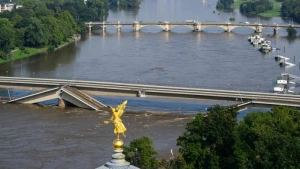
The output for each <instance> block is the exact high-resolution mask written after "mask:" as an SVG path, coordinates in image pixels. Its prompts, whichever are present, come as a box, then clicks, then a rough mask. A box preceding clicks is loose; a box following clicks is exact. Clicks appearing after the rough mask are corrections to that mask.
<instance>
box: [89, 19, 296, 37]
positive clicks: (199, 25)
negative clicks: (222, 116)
mask: <svg viewBox="0 0 300 169" xmlns="http://www.w3.org/2000/svg"><path fill="white" fill-rule="evenodd" d="M85 25H86V26H87V27H88V28H89V32H90V33H91V31H92V27H95V26H98V27H101V28H102V30H103V31H105V30H106V27H107V26H114V27H116V28H117V30H118V31H120V30H121V27H122V26H132V27H133V30H134V31H139V30H140V29H141V28H143V27H147V26H157V27H160V28H162V30H163V31H170V30H171V29H172V28H174V27H178V26H184V27H188V28H190V29H192V30H193V31H202V30H203V29H205V28H207V27H219V28H222V29H224V30H225V31H226V32H231V31H232V30H233V29H235V28H238V27H247V28H251V29H253V30H254V31H255V32H257V33H261V32H262V30H263V29H264V28H273V29H274V34H277V33H278V31H279V29H281V28H288V27H290V26H291V27H293V28H300V25H293V24H261V23H230V22H196V21H193V22H168V21H165V22H138V21H134V22H120V21H118V22H85Z"/></svg>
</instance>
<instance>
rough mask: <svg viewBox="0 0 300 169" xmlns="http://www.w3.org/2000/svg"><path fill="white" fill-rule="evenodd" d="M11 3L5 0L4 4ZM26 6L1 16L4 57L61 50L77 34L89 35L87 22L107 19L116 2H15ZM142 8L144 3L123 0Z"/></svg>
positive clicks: (0, 46)
mask: <svg viewBox="0 0 300 169" xmlns="http://www.w3.org/2000/svg"><path fill="white" fill-rule="evenodd" d="M4 2H8V1H7V0H1V1H0V3H4ZM13 2H15V3H17V4H21V5H22V6H23V7H22V8H18V9H15V10H12V11H11V12H10V11H4V12H2V13H0V37H1V39H0V57H1V58H4V59H5V58H7V55H5V54H8V53H9V52H10V51H11V50H12V49H15V48H16V47H18V48H20V49H22V48H24V47H35V48H40V47H45V46H51V48H53V47H57V46H58V45H60V44H61V43H62V42H63V41H67V39H68V38H69V37H71V36H72V35H73V34H77V33H80V34H85V33H86V31H87V30H86V27H85V25H84V23H83V22H85V21H96V20H98V21H99V20H104V19H105V17H107V15H108V8H109V6H110V5H113V4H114V3H115V2H119V1H115V0H88V1H87V4H84V1H83V0H43V1H40V0H14V1H13ZM120 2H122V3H121V5H122V6H124V7H134V8H138V7H139V4H140V0H122V1H120Z"/></svg>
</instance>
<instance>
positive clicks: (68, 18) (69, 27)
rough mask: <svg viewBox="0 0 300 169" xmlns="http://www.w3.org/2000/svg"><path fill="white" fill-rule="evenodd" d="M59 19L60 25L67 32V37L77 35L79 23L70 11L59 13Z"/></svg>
mask: <svg viewBox="0 0 300 169" xmlns="http://www.w3.org/2000/svg"><path fill="white" fill-rule="evenodd" d="M58 19H59V20H60V24H62V25H63V28H64V30H65V31H64V32H65V33H64V35H65V37H70V36H72V35H73V34H74V33H76V31H78V27H77V23H76V22H75V20H74V18H73V17H72V15H71V14H70V13H69V12H68V11H63V12H61V13H59V15H58Z"/></svg>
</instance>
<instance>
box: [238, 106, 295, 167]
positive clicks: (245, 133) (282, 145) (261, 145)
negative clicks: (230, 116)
mask: <svg viewBox="0 0 300 169" xmlns="http://www.w3.org/2000/svg"><path fill="white" fill-rule="evenodd" d="M237 136H238V137H237V138H238V139H237V141H236V143H237V144H236V147H235V154H236V155H237V157H238V159H239V162H238V164H239V168H245V169H246V168H266V169H267V168H270V169H281V168H295V169H296V168H300V159H299V154H300V111H299V110H297V109H295V108H288V107H275V108H273V109H272V111H270V112H253V113H249V114H248V115H247V116H246V117H245V118H244V119H243V120H242V121H241V123H240V125H239V126H238V128H237Z"/></svg>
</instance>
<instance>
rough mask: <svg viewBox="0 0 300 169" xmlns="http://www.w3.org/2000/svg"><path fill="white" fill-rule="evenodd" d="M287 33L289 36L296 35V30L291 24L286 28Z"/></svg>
mask: <svg viewBox="0 0 300 169" xmlns="http://www.w3.org/2000/svg"><path fill="white" fill-rule="evenodd" d="M286 31H287V33H288V35H289V36H296V35H297V30H296V29H295V28H293V27H292V26H289V27H288V28H287V29H286Z"/></svg>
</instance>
